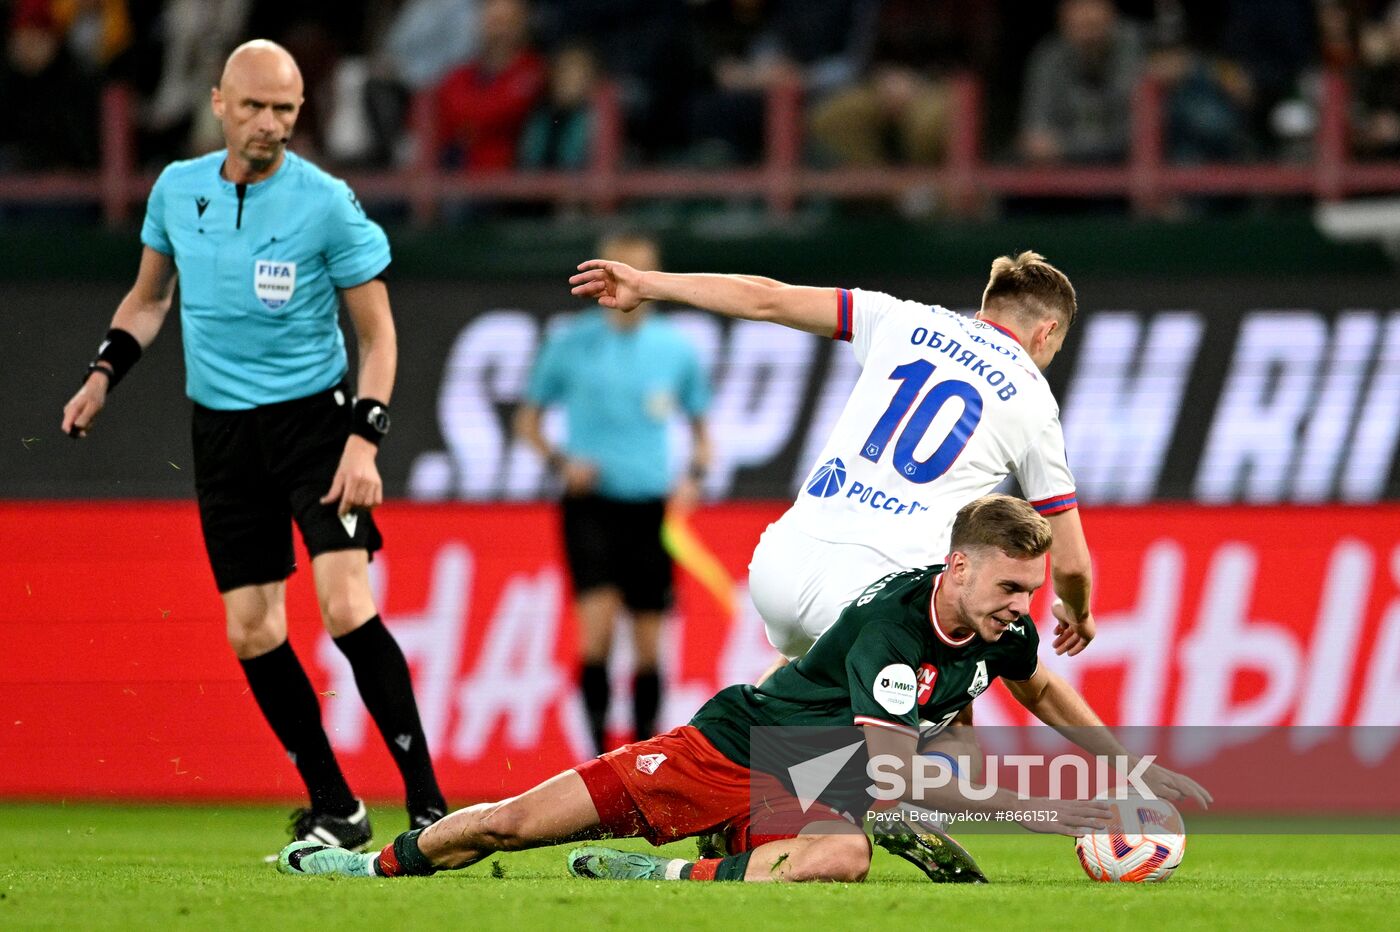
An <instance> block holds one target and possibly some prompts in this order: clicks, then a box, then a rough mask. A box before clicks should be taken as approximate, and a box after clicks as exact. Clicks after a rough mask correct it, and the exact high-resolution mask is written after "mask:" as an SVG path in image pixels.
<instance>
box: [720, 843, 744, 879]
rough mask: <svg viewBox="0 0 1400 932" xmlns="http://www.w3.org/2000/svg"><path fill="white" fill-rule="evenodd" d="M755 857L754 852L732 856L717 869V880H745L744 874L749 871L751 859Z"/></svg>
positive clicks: (721, 862)
mask: <svg viewBox="0 0 1400 932" xmlns="http://www.w3.org/2000/svg"><path fill="white" fill-rule="evenodd" d="M751 857H753V851H752V850H750V851H745V852H744V853H743V854H731V855H730V856H729V857H727V858H725V859H724V860H722V861H720V862H719V867H718V868H716V869H715V879H716V880H743V879H744V874H745V873H747V872H748V869H749V858H751Z"/></svg>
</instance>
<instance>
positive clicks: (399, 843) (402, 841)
mask: <svg viewBox="0 0 1400 932" xmlns="http://www.w3.org/2000/svg"><path fill="white" fill-rule="evenodd" d="M423 832H424V829H421V828H415V829H413V830H412V831H408V832H404V833H403V834H402V835H400V836H399V837H398V838H395V839H394V858H395V860H397V861H398V862H399V870H400V872H402V873H404V874H406V875H408V876H409V877H426V876H428V875H429V874H435V873H437V868H436V867H434V866H433V862H432V861H429V860H428V858H427V857H426V856H425V855H424V854H423V852H422V851H420V850H419V849H418V836H419V835H421V834H423Z"/></svg>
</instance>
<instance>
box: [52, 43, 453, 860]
mask: <svg viewBox="0 0 1400 932" xmlns="http://www.w3.org/2000/svg"><path fill="white" fill-rule="evenodd" d="M301 104H302V79H301V72H300V71H299V70H298V68H297V65H296V62H295V61H294V60H293V59H292V57H291V55H289V54H288V53H287V51H286V50H285V49H283V48H282V47H281V46H278V45H276V44H274V43H272V42H268V41H265V40H254V41H252V42H248V43H245V44H244V45H241V46H239V47H238V48H237V49H235V50H234V52H233V54H232V55H230V56H229V59H228V62H227V63H226V64H225V66H224V71H223V75H222V76H221V78H220V80H219V85H218V87H215V88H214V89H213V93H212V105H213V110H214V115H215V116H216V117H217V118H218V119H219V121H220V122H221V123H222V124H223V131H224V139H225V141H226V142H227V146H228V148H227V151H220V152H214V153H210V154H209V155H206V156H203V157H201V158H197V159H191V160H189V161H183V162H174V163H172V164H171V165H169V166H167V167H166V169H165V171H163V172H162V173H161V175H160V177H159V178H158V179H157V180H156V184H155V187H154V188H153V189H152V191H151V196H150V200H149V201H148V203H147V206H146V220H145V225H144V226H143V227H142V230H141V242H142V244H143V246H144V249H143V250H142V253H141V266H140V270H139V271H138V273H137V276H136V284H135V286H134V287H133V288H132V289H131V291H130V292H129V293H128V294H127V296H126V297H125V298H124V299H123V300H122V302H121V304H120V305H119V306H118V307H117V312H116V315H115V316H114V317H113V318H112V326H111V329H110V330H109V331H108V333H107V337H106V339H105V340H103V342H102V344H101V346H100V347H99V349H98V352H97V356H96V357H95V358H94V359H93V361H92V363H91V364H90V365H89V366H88V372H87V376H86V378H85V380H84V382H83V386H82V388H81V389H79V390H78V393H77V394H76V395H74V396H73V398H72V400H71V401H69V402H68V404H67V405H66V406H65V407H64V409H63V429H64V431H65V432H67V433H69V434H71V435H72V436H75V437H82V436H85V435H86V433H87V431H89V430H91V429H92V425H93V421H94V419H95V418H96V417H97V415H98V414H99V413H100V412H101V410H102V408H103V406H104V404H105V403H106V400H107V395H108V393H109V392H111V391H112V390H113V389H115V388H116V386H117V384H118V383H119V382H120V381H121V379H122V377H123V376H124V375H126V373H127V372H128V371H129V370H130V369H131V367H132V365H133V364H135V363H136V361H137V360H138V359H139V358H140V357H141V352H142V349H143V348H144V347H146V346H149V345H150V344H151V342H152V341H153V340H155V338H156V334H157V333H158V332H159V331H160V328H161V325H162V324H163V323H164V322H165V318H166V315H167V314H168V313H169V311H170V307H171V303H172V296H173V294H174V289H175V280H176V277H177V275H178V278H179V281H180V294H181V298H180V308H181V314H182V323H183V331H184V346H185V368H186V372H187V375H186V393H187V394H188V395H189V397H190V399H191V400H192V401H193V402H194V413H193V418H192V422H193V423H192V435H193V441H194V465H195V490H196V494H197V496H198V499H199V516H200V522H201V524H202V526H203V530H204V542H205V547H206V549H207V551H208V554H209V562H210V564H211V566H212V567H213V570H214V580H215V582H216V583H217V585H218V588H219V593H220V595H221V596H222V597H223V601H224V612H225V617H226V619H227V631H228V640H229V644H230V646H232V648H233V652H234V654H236V655H237V656H238V659H239V662H240V663H241V664H242V666H243V672H244V674H245V675H246V676H247V679H248V685H249V687H250V688H251V690H252V693H253V697H254V699H255V700H256V701H257V703H258V708H260V709H261V710H262V713H263V715H264V716H265V717H266V719H267V722H268V724H269V725H271V726H272V730H273V732H274V733H275V734H276V735H277V738H278V740H280V741H281V742H282V746H283V747H284V748H286V751H287V755H288V756H289V757H290V758H291V759H292V761H293V763H294V764H295V765H296V767H297V770H298V771H299V772H300V773H301V777H302V779H303V780H304V781H305V783H306V789H307V792H308V794H309V795H310V802H311V805H310V806H309V808H306V809H303V810H301V811H300V812H299V813H297V816H296V819H295V822H294V823H293V826H292V835H293V838H294V839H308V840H315V841H319V842H321V843H324V844H332V845H339V846H341V847H347V848H356V847H359V846H361V845H364V844H366V843H367V842H368V841H369V840H370V826H369V819H368V817H367V816H366V814H365V807H364V804H363V803H362V802H361V801H360V800H358V799H357V798H356V797H355V795H354V794H353V793H352V792H351V790H350V787H349V786H348V785H347V783H346V782H345V777H344V775H343V774H342V773H341V770H340V765H339V764H338V763H337V762H336V759H335V755H334V754H333V753H332V751H331V747H330V741H329V740H328V739H327V737H326V733H325V730H324V729H323V727H322V725H321V710H320V706H319V704H318V702H317V698H316V693H315V692H314V691H313V689H312V687H311V682H310V680H309V679H308V678H307V676H306V672H305V670H304V669H303V668H302V665H301V663H300V661H298V660H297V656H296V654H295V653H293V651H292V646H291V644H290V643H289V642H288V640H287V614H286V605H285V601H286V598H285V597H286V579H287V577H288V576H289V575H290V574H291V573H292V572H293V571H294V570H295V569H296V565H295V561H294V557H293V552H292V533H291V521H292V520H295V521H296V524H297V526H298V527H299V528H300V530H301V536H302V540H303V541H305V543H306V549H307V551H308V552H309V553H310V555H311V569H312V573H313V575H314V576H315V580H316V595H317V599H318V601H319V602H320V607H321V620H322V622H323V623H324V624H325V626H326V630H327V631H329V632H330V634H331V636H332V637H333V638H334V640H335V644H336V646H337V647H338V648H340V650H341V652H342V653H344V654H345V657H346V659H347V660H349V662H350V666H351V668H352V669H353V671H354V674H355V682H356V684H357V685H358V686H359V690H360V696H361V697H362V698H363V699H364V703H365V706H366V708H367V709H368V710H369V713H370V715H371V716H372V717H373V718H374V721H375V724H376V725H377V726H378V728H379V731H380V733H381V734H382V735H383V736H384V739H385V743H386V744H387V745H388V748H389V753H390V754H391V755H393V758H394V762H395V763H396V764H397V765H398V768H399V771H400V773H401V774H402V775H403V780H404V787H405V792H406V797H407V806H408V813H409V822H410V827H411V828H416V827H422V826H426V825H430V824H432V823H433V822H434V821H436V820H437V819H439V818H441V817H442V814H443V813H444V812H445V811H446V808H447V807H446V803H445V801H444V799H443V796H442V792H441V791H440V790H439V789H438V785H437V779H436V777H435V776H434V774H433V764H432V759H431V758H430V757H429V755H428V747H427V742H426V741H425V739H424V736H423V726H422V724H421V723H420V721H419V717H418V706H417V703H416V702H415V701H414V698H413V684H412V681H411V679H410V677H409V672H408V664H407V663H406V662H405V660H404V656H403V652H402V651H401V650H400V649H399V646H398V643H397V642H396V641H395V640H394V638H393V636H392V635H391V634H390V633H389V630H388V629H387V628H386V627H385V626H384V623H383V621H381V620H380V617H379V614H378V612H377V610H376V608H375V605H374V601H373V597H372V596H371V594H370V587H369V572H368V570H369V559H370V555H371V554H372V553H373V552H374V551H376V550H378V549H379V548H380V546H381V545H382V543H383V542H382V540H381V538H380V535H379V530H378V528H376V527H375V523H374V518H373V517H372V515H371V513H370V509H372V508H374V507H375V506H376V505H378V504H379V503H380V502H381V501H382V500H383V483H382V482H381V480H380V478H379V470H378V468H377V467H376V466H375V456H376V454H377V452H378V446H379V443H380V441H381V440H382V439H383V437H384V434H385V432H386V431H387V430H388V429H389V413H388V407H389V404H388V402H389V396H390V393H391V392H392V390H393V386H394V370H395V367H396V365H397V357H398V349H397V344H396V340H395V335H394V322H393V318H392V316H391V314H390V310H389V293H388V290H387V288H386V286H385V282H384V274H385V271H386V269H387V268H388V266H389V243H388V240H387V239H386V237H385V236H384V231H383V230H381V229H380V228H379V226H378V225H376V224H375V223H374V222H373V221H371V220H369V219H368V218H366V217H365V214H364V211H363V209H362V208H361V207H360V204H359V202H358V201H357V200H356V199H355V195H354V194H353V193H352V192H351V190H350V188H349V187H348V186H347V185H346V184H345V183H344V182H342V181H340V180H338V179H336V178H332V177H331V176H329V175H327V174H325V173H324V172H322V171H321V170H320V169H319V168H317V167H316V166H314V165H312V164H311V163H310V162H308V161H306V160H304V159H302V158H299V157H298V156H296V155H294V154H293V153H291V152H288V151H286V145H287V142H288V140H289V139H290V138H291V135H292V127H293V126H294V125H295V124H296V120H297V113H298V111H299V110H300V109H301ZM337 295H339V299H340V300H342V301H344V304H345V308H346V311H347V312H348V314H349V317H350V320H351V321H352V322H353V324H354V327H355V334H356V337H357V338H358V341H359V350H360V369H359V378H358V390H359V397H358V398H355V397H354V396H353V393H352V390H351V388H350V386H349V383H348V381H347V377H348V369H349V365H348V361H347V356H346V352H345V338H344V336H343V335H342V333H341V331H340V327H339V324H338V316H337V315H338V301H337Z"/></svg>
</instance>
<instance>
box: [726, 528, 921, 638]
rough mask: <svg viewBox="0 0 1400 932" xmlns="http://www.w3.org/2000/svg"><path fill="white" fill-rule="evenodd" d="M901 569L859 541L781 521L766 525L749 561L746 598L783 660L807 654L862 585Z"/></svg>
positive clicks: (901, 567)
mask: <svg viewBox="0 0 1400 932" xmlns="http://www.w3.org/2000/svg"><path fill="white" fill-rule="evenodd" d="M902 569H906V567H904V566H902V565H901V564H899V563H897V562H895V561H894V560H892V559H890V558H889V557H887V556H885V555H884V554H882V553H880V552H879V551H878V550H875V549H873V548H871V547H866V546H864V545H862V544H846V543H833V542H831V541H826V540H818V539H817V538H815V537H812V536H810V535H808V534H805V533H803V532H802V531H799V530H796V529H794V528H791V527H788V526H787V525H785V524H783V523H782V521H781V520H780V521H778V522H776V523H774V524H770V525H768V529H767V530H766V531H764V532H763V536H762V537H761V538H759V541H758V546H757V547H755V548H754V552H753V560H752V561H750V563H749V597H750V598H752V599H753V604H754V607H755V608H757V609H758V614H759V615H761V616H762V617H763V627H764V629H765V630H766V631H767V633H768V643H770V644H772V645H773V646H774V647H775V648H777V650H778V652H779V653H781V654H782V655H783V656H784V657H787V658H788V659H789V660H793V659H796V658H798V657H801V656H802V655H803V654H805V653H807V650H808V648H810V647H811V646H812V642H813V641H815V640H816V639H817V638H818V637H819V636H820V635H821V633H822V632H823V631H825V630H826V629H827V628H830V627H831V626H832V625H833V624H835V623H836V616H837V615H840V614H841V610H842V609H843V608H845V607H846V606H847V605H850V604H851V603H852V602H853V601H855V599H856V597H857V596H859V595H860V594H861V593H862V592H863V591H865V587H866V586H868V585H870V584H871V583H873V582H875V581H876V580H877V579H880V578H881V577H883V576H887V575H889V574H890V573H894V572H897V571H899V570H902Z"/></svg>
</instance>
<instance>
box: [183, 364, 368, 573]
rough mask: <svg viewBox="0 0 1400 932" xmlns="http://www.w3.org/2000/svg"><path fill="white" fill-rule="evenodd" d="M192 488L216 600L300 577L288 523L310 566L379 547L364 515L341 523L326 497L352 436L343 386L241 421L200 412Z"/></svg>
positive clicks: (194, 422)
mask: <svg viewBox="0 0 1400 932" xmlns="http://www.w3.org/2000/svg"><path fill="white" fill-rule="evenodd" d="M191 434H192V436H193V439H194V485H195V494H196V496H197V497H198V499H199V520H200V524H201V525H202V526H203V528H204V546H205V549H206V550H208V552H209V563H210V566H212V567H213V570H214V581H215V583H217V584H218V587H219V591H220V592H228V591H229V590H230V589H237V588H239V587H240V586H252V585H260V584H263V583H270V582H277V581H278V580H282V579H286V578H287V577H288V576H290V575H291V574H292V572H293V571H294V570H295V569H296V558H295V556H294V555H293V552H292V521H293V520H295V521H296V524H297V527H299V528H300V529H301V539H302V541H303V542H305V544H306V549H307V552H309V553H310V554H311V556H312V557H313V558H314V557H316V556H319V555H320V554H323V553H329V552H330V551H333V550H365V551H368V552H369V553H370V554H371V555H372V554H373V553H374V552H375V551H376V550H378V549H379V548H380V547H382V546H383V545H384V541H383V539H382V538H381V537H380V535H379V529H378V528H377V527H375V524H374V518H373V517H372V516H371V515H370V513H369V512H367V511H361V510H356V511H352V512H351V513H350V514H348V515H346V516H345V518H344V519H343V520H342V519H341V518H339V517H338V516H337V514H336V511H337V508H338V505H337V503H334V502H332V503H331V504H329V505H322V504H321V501H320V500H321V496H323V495H325V494H326V493H327V492H328V491H330V487H331V480H332V479H334V478H335V471H336V468H337V467H338V466H339V465H340V457H341V454H343V453H344V452H345V441H346V439H347V438H348V437H349V436H350V393H349V390H348V389H347V388H346V387H345V385H344V384H341V385H338V386H336V387H334V388H330V389H327V390H326V391H324V392H318V393H317V394H315V395H310V396H308V397H306V398H297V399H294V400H292V401H283V402H278V403H277V404H270V405H263V406H262V407H258V408H252V409H250V410H247V411H216V410H214V409H212V408H206V407H204V406H202V405H198V404H196V405H195V406H194V416H193V418H192V419H191Z"/></svg>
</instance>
